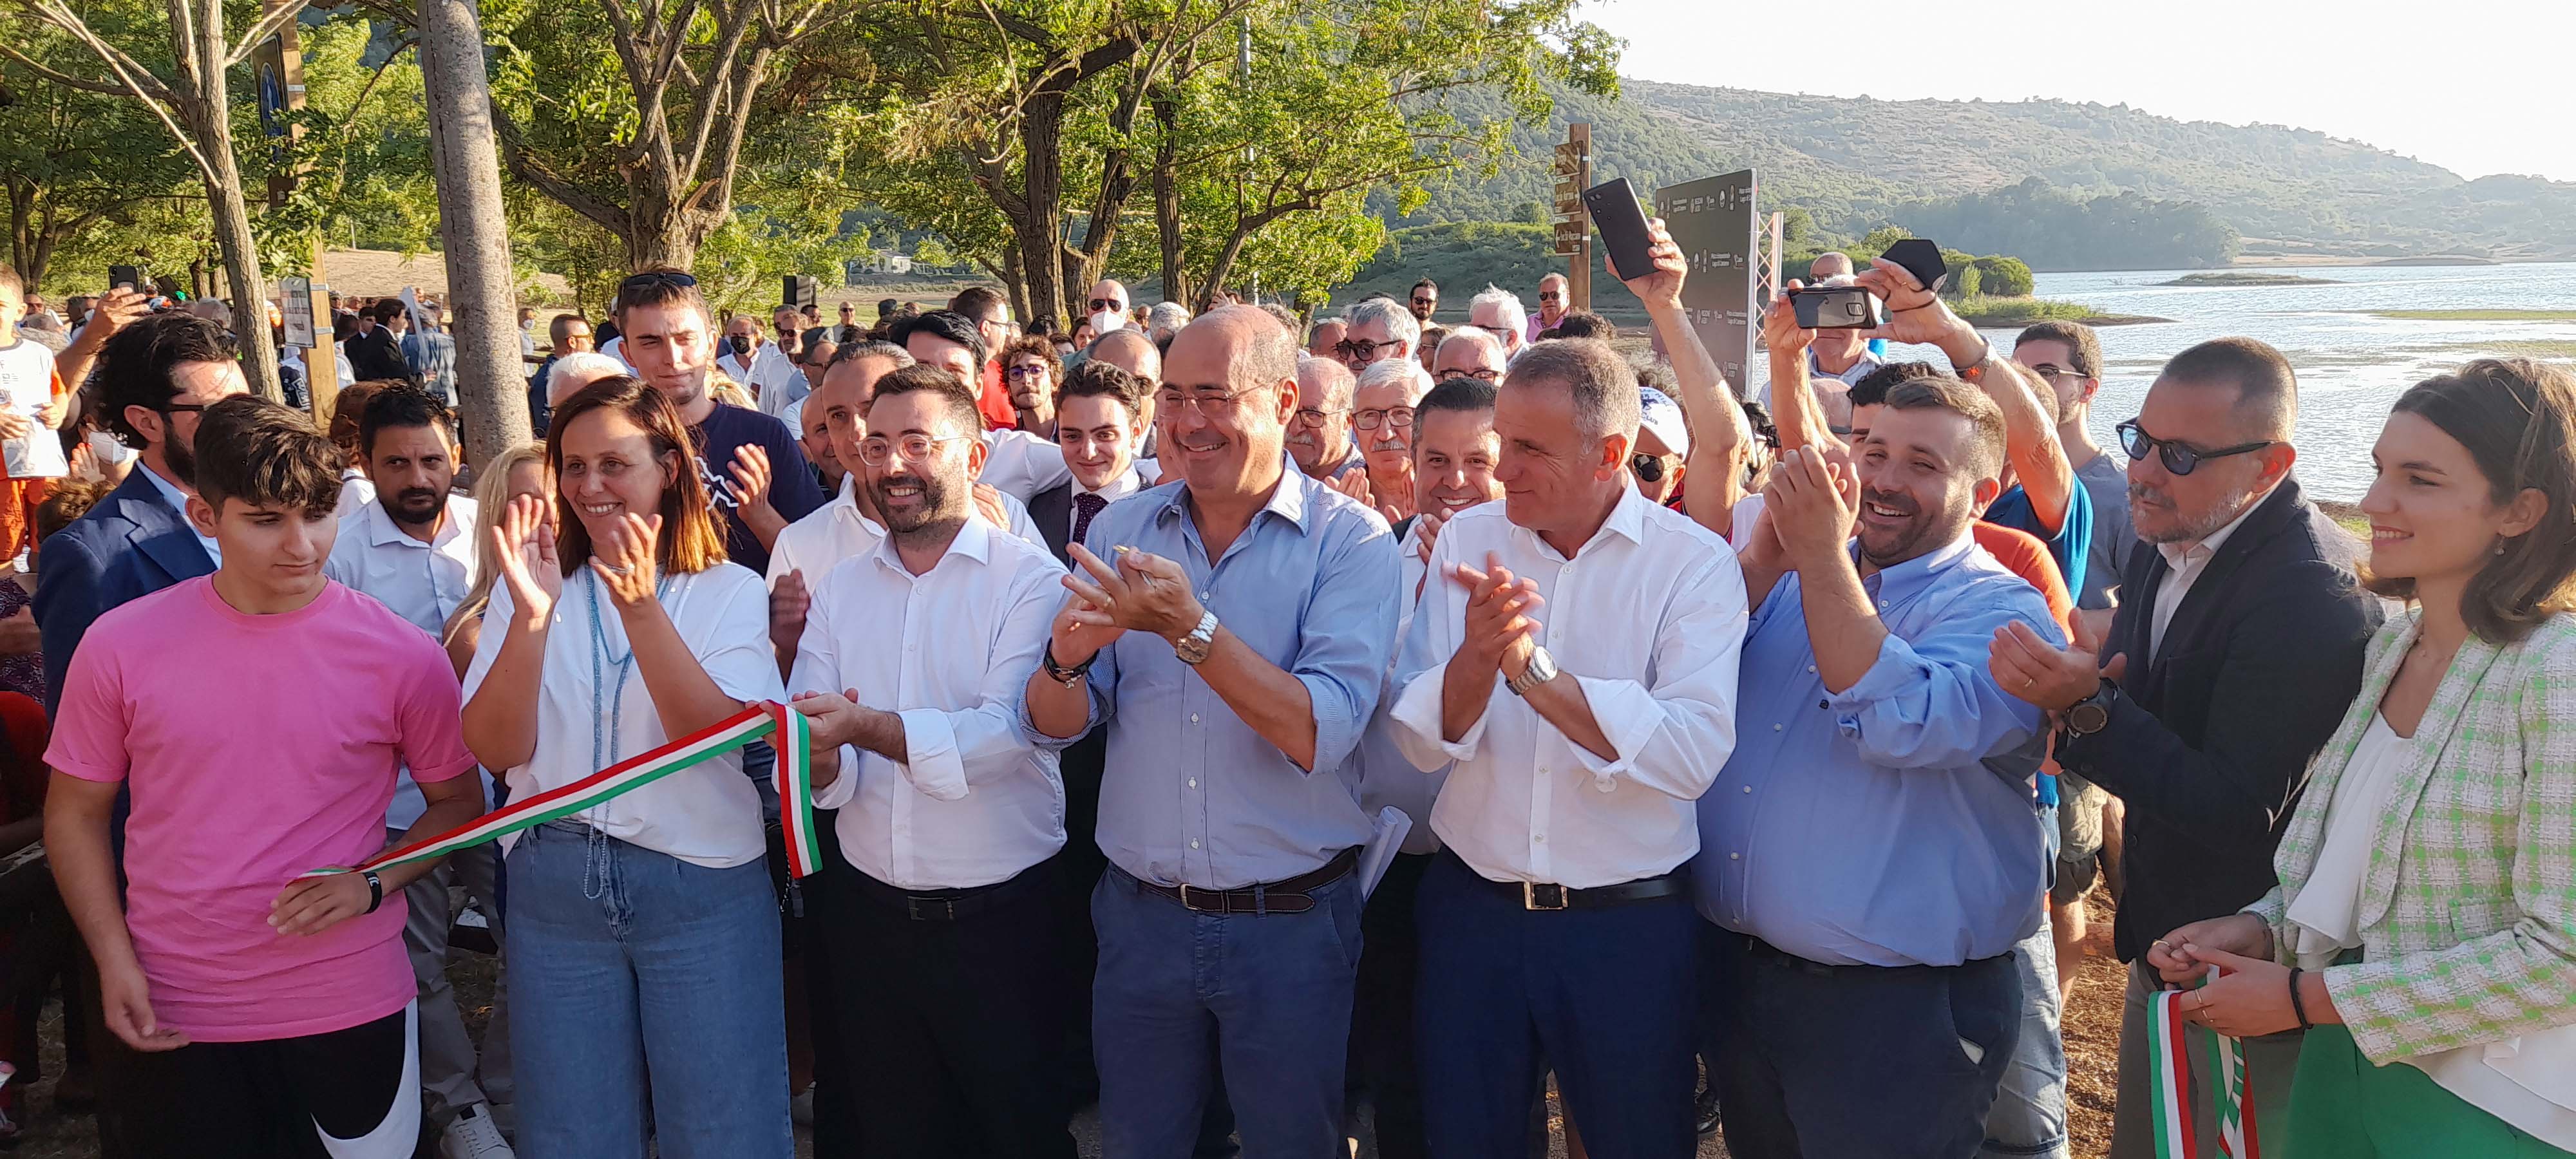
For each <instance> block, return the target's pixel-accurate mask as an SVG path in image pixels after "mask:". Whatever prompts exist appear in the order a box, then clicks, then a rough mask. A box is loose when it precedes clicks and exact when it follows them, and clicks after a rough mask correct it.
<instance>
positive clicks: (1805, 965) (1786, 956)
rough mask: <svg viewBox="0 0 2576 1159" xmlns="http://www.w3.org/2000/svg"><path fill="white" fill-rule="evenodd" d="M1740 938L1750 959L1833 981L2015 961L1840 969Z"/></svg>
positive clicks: (2007, 956) (1748, 937)
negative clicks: (1864, 974)
mask: <svg viewBox="0 0 2576 1159" xmlns="http://www.w3.org/2000/svg"><path fill="white" fill-rule="evenodd" d="M1736 936H1737V937H1740V938H1743V939H1744V953H1745V956H1746V957H1751V958H1759V959H1761V960H1763V961H1766V962H1770V963H1771V964H1773V965H1777V966H1785V967H1788V968H1789V969H1792V970H1796V971H1798V972H1799V973H1802V974H1812V975H1814V976H1816V977H1819V978H1831V977H1833V976H1835V975H1837V974H1849V973H1855V972H1859V971H1869V972H1872V973H1879V974H1884V973H1886V972H1888V971H1890V970H1960V969H1965V968H1967V967H1969V966H1982V965H1985V964H1986V963H1989V962H2001V961H2006V960H2009V959H2010V958H2011V957H2012V955H2010V954H1997V955H1995V956H1993V957H1991V958H1973V959H1970V960H1968V961H1965V962H1961V963H1959V964H1958V965H1956V966H1927V965H1921V964H1915V965H1905V966H1870V965H1837V964H1835V963H1832V962H1819V961H1816V960H1815V959H1812V958H1801V957H1799V956H1798V955H1796V954H1792V953H1790V952H1789V951H1787V950H1783V949H1781V948H1780V947H1778V946H1775V945H1772V944H1771V943H1769V942H1766V941H1763V940H1762V939H1760V938H1757V937H1754V936H1752V935H1751V934H1737V935H1736Z"/></svg>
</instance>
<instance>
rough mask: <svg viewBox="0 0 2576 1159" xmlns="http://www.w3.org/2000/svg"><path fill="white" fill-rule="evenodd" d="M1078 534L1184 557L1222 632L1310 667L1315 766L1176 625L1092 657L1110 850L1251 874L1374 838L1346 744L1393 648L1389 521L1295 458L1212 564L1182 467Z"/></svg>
mask: <svg viewBox="0 0 2576 1159" xmlns="http://www.w3.org/2000/svg"><path fill="white" fill-rule="evenodd" d="M1083 543H1084V546H1086V547H1088V548H1090V549H1091V551H1092V553H1093V554H1095V555H1098V556H1099V557H1101V558H1102V559H1111V558H1113V557H1112V547H1113V546H1127V547H1133V548H1136V549H1138V550H1141V551H1148V552H1152V553H1154V554H1155V555H1159V556H1162V557H1164V558H1165V559H1170V560H1174V561H1177V562H1178V563H1179V564H1180V565H1181V566H1182V567H1183V568H1184V569H1186V570H1187V571H1188V572H1189V576H1190V583H1191V584H1192V585H1194V586H1195V587H1196V588H1197V595H1198V598H1199V602H1200V603H1201V604H1204V605H1206V607H1207V609H1208V610H1209V611H1212V612H1215V613H1216V616H1217V619H1218V621H1219V622H1221V623H1223V624H1224V626H1225V630H1226V631H1228V632H1230V633H1232V634H1233V635H1234V636H1235V637H1236V638H1238V639H1240V640H1242V641H1243V642H1244V644H1245V645H1247V646H1248V647H1250V648H1251V649H1252V650H1253V651H1254V652H1256V653H1259V654H1260V655H1261V657H1262V658H1263V659H1265V660H1268V661H1269V662H1271V663H1273V664H1276V665H1278V666H1279V667H1280V668H1281V669H1282V670H1284V671H1286V672H1288V673H1289V674H1290V675H1292V676H1295V677H1296V678H1297V679H1298V680H1299V681H1300V682H1302V683H1303V684H1305V686H1306V692H1307V695H1308V696H1309V697H1310V698H1311V699H1312V700H1313V701H1314V717H1315V763H1314V767H1315V768H1316V769H1317V770H1319V771H1316V772H1312V773H1310V772H1307V771H1306V770H1304V769H1301V768H1298V767H1297V765H1296V763H1295V762H1293V761H1290V760H1289V759H1288V757H1287V754H1285V753H1282V752H1280V751H1279V749H1278V747H1277V746H1275V745H1273V744H1271V743H1270V742H1269V741H1267V740H1264V739H1262V737H1261V735H1260V734H1259V733H1256V732H1254V731H1253V730H1252V726H1250V725H1247V724H1245V723H1244V722H1243V720H1242V718H1241V717H1238V716H1236V715H1235V712H1234V710H1233V709H1232V708H1229V707H1227V705H1226V703H1225V701H1224V700H1222V699H1220V698H1219V697H1218V696H1217V694H1216V693H1215V692H1214V691H1213V690H1211V689H1209V687H1208V686H1207V682H1206V681H1204V680H1201V679H1200V678H1199V675H1198V670H1197V669H1195V668H1192V667H1191V666H1189V665H1187V664H1183V663H1181V661H1180V660H1179V658H1177V657H1176V656H1174V655H1173V654H1172V646H1171V644H1170V643H1169V642H1168V641H1166V640H1164V639H1163V638H1162V637H1159V636H1155V635H1152V634H1150V633H1145V632H1129V633H1127V634H1125V635H1123V636H1120V637H1119V638H1118V640H1117V641H1116V642H1115V643H1113V644H1111V645H1110V646H1109V647H1107V648H1104V649H1102V650H1101V651H1100V655H1099V657H1098V659H1097V660H1095V661H1094V662H1093V664H1092V667H1091V713H1092V725H1091V727H1095V728H1105V729H1108V730H1109V741H1108V760H1107V762H1106V765H1105V769H1106V771H1105V773H1104V775H1103V776H1102V779H1101V786H1100V829H1099V840H1100V850H1101V852H1102V853H1105V854H1107V855H1108V857H1109V860H1110V861H1111V862H1113V863H1115V864H1116V865H1117V866H1118V867H1119V868H1120V869H1123V870H1125V871H1127V872H1128V873H1130V874H1133V875H1135V876H1136V877H1138V878H1140V879H1142V880H1145V881H1151V882H1156V883H1158V884H1162V885H1180V884H1184V883H1186V884H1189V885H1193V886H1198V887H1200V888H1204V889H1240V888H1242V887H1244V886H1249V885H1254V884H1257V883H1260V882H1269V881H1279V880H1282V879H1284V878H1290V877H1295V876H1297V875H1299V874H1302V873H1307V872H1310V871H1312V870H1315V869H1318V868H1320V867H1322V866H1323V864H1324V863H1325V862H1327V861H1330V860H1332V858H1333V857H1334V856H1335V855H1337V854H1339V853H1340V852H1341V851H1342V850H1345V849H1349V848H1351V847H1353V846H1357V845H1360V844H1362V843H1364V842H1366V841H1367V840H1368V837H1369V828H1370V826H1369V818H1368V815H1367V814H1366V813H1365V812H1363V811H1362V810H1361V809H1360V792H1359V787H1360V777H1359V770H1358V768H1357V763H1356V762H1353V761H1350V760H1349V759H1348V758H1349V756H1350V755H1351V750H1352V749H1353V748H1354V747H1355V746H1356V745H1357V744H1358V742H1359V736H1360V732H1361V730H1362V729H1363V728H1365V727H1366V726H1367V724H1368V721H1369V715H1370V713H1372V712H1373V711H1375V710H1376V708H1377V702H1378V696H1379V694H1380V692H1381V691H1382V690H1383V689H1384V686H1385V684H1386V680H1387V670H1388V667H1389V665H1391V664H1392V663H1393V661H1394V658H1395V646H1396V630H1395V624H1396V612H1397V602H1396V601H1395V600H1392V599H1389V598H1388V596H1389V595H1390V594H1391V593H1393V592H1394V591H1395V589H1396V585H1397V583H1398V582H1399V581H1398V578H1397V577H1398V575H1399V571H1398V567H1397V563H1396V558H1395V537H1394V536H1393V535H1391V534H1389V533H1388V531H1387V526H1386V521H1385V520H1383V519H1380V518H1379V517H1378V515H1377V513H1376V512H1373V511H1370V510H1369V509H1368V508H1367V507H1364V506H1362V505H1361V504H1360V503H1359V502H1358V501H1357V500H1354V499H1351V498H1349V497H1348V496H1345V495H1343V494H1341V493H1340V492H1338V491H1334V490H1332V489H1330V488H1328V487H1326V486H1324V485H1323V484H1321V483H1318V482H1316V481H1314V480H1313V479H1309V478H1307V477H1306V476H1305V474H1304V473H1303V472H1300V471H1297V470H1294V469H1290V470H1287V471H1285V472H1283V473H1282V475H1281V482H1280V484H1279V486H1278V487H1277V488H1276V489H1275V490H1274V491H1273V492H1272V493H1271V497H1270V502H1269V504H1268V506H1266V507H1264V508H1263V509H1262V510H1261V511H1259V512H1257V513H1256V514H1254V516H1253V517H1252V522H1251V524H1250V525H1249V526H1247V527H1246V528H1244V531H1243V533H1242V534H1241V535H1238V536H1236V537H1235V540H1234V542H1233V543H1232V544H1231V545H1229V546H1228V547H1227V548H1226V550H1225V554H1224V555H1223V556H1222V557H1220V558H1219V559H1217V560H1215V561H1214V562H1213V563H1211V562H1210V561H1209V559H1208V556H1207V548H1206V546H1205V545H1204V544H1203V543H1202V542H1201V541H1200V539H1199V529H1198V524H1197V521H1196V519H1195V517H1194V516H1193V515H1192V514H1191V505H1190V502H1189V485H1188V484H1186V483H1172V484H1168V485H1165V486H1162V487H1156V488H1153V489H1152V490H1149V491H1144V492H1140V493H1138V494H1135V495H1130V496H1128V497H1127V498H1125V499H1121V500H1119V501H1118V502H1116V503H1112V504H1110V505H1109V508H1108V510H1105V511H1103V512H1101V513H1100V514H1099V515H1098V516H1096V517H1094V518H1093V519H1092V521H1091V528H1090V530H1089V532H1088V533H1087V534H1086V535H1085V536H1084V539H1083ZM1022 715H1023V725H1024V726H1027V722H1026V719H1025V717H1026V713H1025V711H1024V712H1023V714H1022ZM1029 727H1032V731H1034V728H1033V726H1029Z"/></svg>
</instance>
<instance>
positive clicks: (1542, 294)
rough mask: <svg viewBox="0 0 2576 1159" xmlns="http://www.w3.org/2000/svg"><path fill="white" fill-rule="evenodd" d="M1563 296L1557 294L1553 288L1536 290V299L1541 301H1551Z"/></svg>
mask: <svg viewBox="0 0 2576 1159" xmlns="http://www.w3.org/2000/svg"><path fill="white" fill-rule="evenodd" d="M1563 296H1564V295H1562V294H1559V293H1557V292H1556V291H1554V290H1540V291H1539V292H1538V300H1539V301H1542V302H1553V301H1555V300H1557V299H1558V298H1561V297H1563Z"/></svg>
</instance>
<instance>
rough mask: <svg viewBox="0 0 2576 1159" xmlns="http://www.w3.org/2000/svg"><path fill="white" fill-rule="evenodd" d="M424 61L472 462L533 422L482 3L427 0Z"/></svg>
mask: <svg viewBox="0 0 2576 1159" xmlns="http://www.w3.org/2000/svg"><path fill="white" fill-rule="evenodd" d="M420 64H421V87H422V90H423V95H424V96H425V97H426V99H427V103H428V106H429V135H430V143H431V145H432V148H431V150H430V158H431V163H432V165H433V166H434V172H435V173H436V174H437V178H438V218H439V241H440V244H441V246H442V247H443V249H444V251H445V253H444V255H443V256H444V257H445V258H446V260H447V309H448V317H449V318H450V319H451V328H452V330H453V332H454V335H455V338H456V392H457V397H458V399H459V401H460V403H461V405H460V407H459V410H461V411H462V412H463V414H462V417H463V418H464V420H465V430H464V431H463V434H464V436H465V449H466V454H467V457H468V460H469V461H471V462H475V463H489V462H492V461H493V460H495V459H497V458H499V457H500V456H501V453H502V452H503V451H506V450H508V449H509V448H510V447H512V446H514V445H516V444H518V443H521V442H525V441H527V439H528V438H529V437H530V434H531V427H530V425H529V420H528V392H527V369H526V366H525V364H524V363H523V361H522V359H521V355H520V351H519V310H518V296H517V294H516V293H515V292H514V291H513V289H512V286H511V280H512V279H511V273H512V271H511V268H510V229H509V222H508V220H507V218H506V217H505V216H504V215H503V212H502V203H501V159H500V149H499V146H498V145H497V144H496V143H495V141H494V140H493V136H492V90H491V82H490V80H489V78H487V77H486V76H485V74H484V70H483V28H482V21H481V18H480V17H479V16H478V15H477V13H476V11H475V3H474V0H421V2H420Z"/></svg>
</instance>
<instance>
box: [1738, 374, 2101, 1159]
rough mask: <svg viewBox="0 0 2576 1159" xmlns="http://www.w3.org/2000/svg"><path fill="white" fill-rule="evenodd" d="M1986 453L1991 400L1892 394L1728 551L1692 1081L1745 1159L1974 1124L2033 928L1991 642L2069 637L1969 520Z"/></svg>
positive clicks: (1984, 492) (1953, 1150)
mask: <svg viewBox="0 0 2576 1159" xmlns="http://www.w3.org/2000/svg"><path fill="white" fill-rule="evenodd" d="M1992 361H1993V359H1992V357H1991V355H1989V357H1988V358H1987V359H1984V360H1981V361H1980V362H1979V364H1978V366H1979V368H1981V369H1983V370H1987V371H1991V369H1992V366H1991V362H1992ZM2003 467H2004V421H2003V415H2002V414H2001V412H2000V411H1998V410H1997V408H1996V407H1995V405H1994V403H1993V402H1991V401H1990V400H1988V399H1987V398H1986V397H1985V396H1984V395H1983V394H1982V393H1980V392H1979V391H1977V390H1976V389H1975V388H1973V387H1970V386H1968V385H1966V384H1964V383H1961V382H1958V381H1957V380H1954V379H1948V378H1924V379H1916V380H1913V381H1909V382H1906V383H1903V384H1900V385H1898V386H1897V387H1895V388H1894V389H1892V390H1890V391H1889V392H1888V395H1887V401H1886V403H1885V404H1884V406H1883V407H1882V408H1881V410H1880V412H1879V414H1878V415H1877V417H1876V420H1875V422H1874V423H1873V424H1872V426H1871V428H1870V433H1869V438H1868V439H1867V440H1866V441H1864V442H1863V443H1862V444H1861V445H1860V447H1859V448H1858V450H1857V452H1856V454H1855V455H1854V457H1853V459H1852V461H1851V464H1850V466H1849V467H1848V468H1846V467H1845V466H1844V465H1843V464H1842V462H1841V460H1840V458H1839V457H1838V456H1833V455H1829V454H1825V453H1822V452H1821V451H1820V450H1819V449H1817V448H1815V447H1809V448H1805V449H1801V450H1799V451H1796V452H1792V453H1791V454H1789V455H1788V456H1786V457H1785V458H1784V459H1783V460H1782V462H1781V464H1780V466H1779V467H1778V468H1776V469H1775V470H1774V471H1773V478H1772V483H1771V486H1770V488H1769V490H1768V491H1767V492H1766V493H1765V497H1764V499H1765V502H1764V506H1765V509H1766V519H1767V521H1768V523H1769V524H1770V526H1771V528H1772V529H1773V530H1774V531H1775V532H1776V534H1777V544H1778V547H1779V554H1780V557H1779V559H1777V560H1767V559H1766V560H1763V561H1760V562H1756V563H1752V564H1749V565H1748V566H1747V568H1746V571H1747V573H1748V574H1747V577H1746V588H1747V590H1748V592H1749V594H1750V595H1751V597H1752V599H1753V600H1754V601H1755V611H1754V613H1753V616H1752V621H1751V625H1750V627H1749V629H1748V634H1747V636H1746V638H1745V643H1744V658H1743V675H1742V680H1741V683H1740V691H1741V699H1740V700H1739V702H1738V714H1737V716H1738V719H1740V720H1741V721H1742V722H1743V728H1742V730H1741V734H1740V736H1739V737H1738V743H1737V745H1736V749H1735V753H1734V755H1733V756H1732V757H1731V758H1730V759H1729V760H1728V762H1727V765H1726V768H1725V770H1724V771H1723V772H1722V773H1721V775H1720V777H1719V780H1718V783H1719V784H1720V785H1722V786H1725V787H1724V788H1722V789H1721V790H1719V791H1716V792H1711V793H1709V794H1708V795H1706V796H1705V797H1702V798H1701V799H1700V803H1699V822H1700V825H1699V829H1700V849H1699V855H1698V857H1697V859H1696V860H1695V861H1694V862H1693V864H1692V867H1691V870H1692V884H1693V887H1694V889H1695V890H1696V892H1697V894H1698V897H1699V909H1700V913H1701V915H1702V916H1704V917H1706V918H1707V919H1708V920H1709V921H1711V922H1713V923H1716V925H1717V926H1718V927H1719V928H1718V930H1717V933H1716V939H1717V943H1718V944H1717V948H1716V959H1717V961H1716V964H1715V976H1714V978H1713V980H1712V982H1713V985H1712V988H1711V989H1710V990H1709V993H1710V994H1711V995H1712V997H1713V1000H1714V1001H1715V1002H1716V1003H1717V1004H1718V1007H1719V1010H1718V1015H1719V1017H1718V1019H1717V1022H1718V1031H1717V1034H1716V1036H1715V1043H1716V1058H1715V1059H1714V1060H1713V1062H1712V1065H1711V1073H1712V1075H1713V1076H1714V1081H1715V1084H1716V1090H1717V1095H1718V1104H1719V1106H1720V1107H1721V1108H1722V1111H1723V1115H1724V1123H1725V1128H1726V1145H1727V1150H1728V1153H1730V1154H1733V1155H1736V1156H1740V1157H1742V1159H1775V1157H1777V1159H1792V1157H1796V1156H1801V1155H1947V1156H1967V1155H1971V1154H1974V1153H1975V1152H1976V1151H1977V1149H1978V1147H1979V1146H1980V1145H1981V1143H1982V1142H1983V1141H1984V1139H1985V1138H1986V1134H1985V1120H1986V1111H1987V1108H1988V1107H1989V1106H1990V1105H1991V1104H1992V1103H1993V1102H1994V1099H1995V1093H1996V1090H1997V1089H1998V1087H1999V1086H2000V1084H2001V1082H2002V1080H2003V1074H2004V1068H2005V1066H2006V1064H2007V1063H2008V1062H2009V1061H2010V1060H2011V1058H2012V1055H2013V1048H2014V1043H2015V1041H2016V1040H2017V1039H2018V1038H2019V1036H2020V1028H2021V987H2022V982H2021V978H2020V975H2019V973H2018V971H2017V968H2016V965H2015V962H2014V955H2013V949H2014V946H2015V945H2016V943H2020V942H2022V941H2024V940H2025V939H2028V938H2029V937H2031V935H2032V934H2033V933H2035V932H2036V931H2037V930H2038V929H2039V920H2040V898H2041V894H2042V889H2043V884H2044V882H2043V877H2042V873H2043V866H2042V859H2043V857H2044V856H2045V854H2044V851H2043V849H2042V848H2041V841H2040V827H2039V822H2038V818H2037V817H2036V816H2035V815H2034V810H2033V805H2032V801H2031V789H2030V783H2031V777H2032V775H2033V774H2034V773H2035V772H2036V771H2037V770H2038V768H2039V764H2040V760H2041V758H2042V756H2043V755H2044V753H2045V749H2046V745H2045V741H2046V736H2045V734H2044V732H2043V731H2042V730H2043V728H2044V725H2045V717H2044V714H2042V713H2041V712H2040V711H2039V709H2037V708H2035V707H2033V706H2031V705H2030V704H2029V703H2027V702H2025V701H2022V700H2019V699H2016V698H2014V697H2012V696H2010V695H2008V694H2006V693H2005V692H2004V690H2003V688H2002V687H2001V686H2000V685H1999V683H1998V682H1997V679H1996V677H1995V675H1994V673H1993V672H1992V671H1990V670H1989V667H1988V664H1987V659H1986V652H1987V646H1988V642H1989V641H1990V640H1992V638H1993V637H1994V635H1995V633H1996V632H1997V631H1998V630H2000V629H2003V628H2006V627H2008V626H2010V627H2013V628H2014V630H2015V631H2016V632H2019V631H2022V630H2027V631H2028V632H2030V633H2031V634H2032V636H2033V637H2034V638H2036V639H2041V640H2062V639H2063V636H2062V634H2061V633H2060V631H2059V629H2058V627H2057V624H2056V622H2055V620H2054V619H2053V618H2052V617H2051V616H2050V614H2049V610H2048V606H2047V605H2046V603H2044V602H2043V601H2042V600H2041V598H2040V596H2039V593H2037V592H2036V591H2034V590H2032V588H2031V587H2030V585H2029V584H2027V583H2025V582H2023V581H2022V580H2021V578H2020V577H2018V576H2015V575H2013V574H2012V573H2011V572H2010V571H2008V570H2006V569H2005V568H2004V567H2003V566H2002V565H2001V564H1998V563H1996V562H1995V561H1994V559H1993V558H1992V557H1990V556H1988V555H1986V554H1985V553H1984V552H1983V551H1980V550H1978V548H1977V546H1976V541H1975V539H1974V538H1973V537H1972V536H1971V535H1970V534H1969V527H1970V526H1971V525H1972V524H1973V523H1974V522H1975V520H1976V517H1977V512H1979V511H1981V510H1984V509H1985V507H1986V505H1987V504H1989V503H1991V502H1993V500H1994V497H1995V496H1996V495H1997V494H1999V493H2000V492H2001V491H2002V483H2001V476H2002V474H2003ZM1855 524H1857V526H1858V530H1859V538H1858V542H1857V543H1855V542H1854V541H1853V529H1854V526H1855ZM1856 1092H1866V1096H1865V1098H1866V1100H1867V1102H1868V1111H1867V1113H1856V1104H1855V1103H1854V1101H1853V1100H1854V1099H1855V1098H1856V1097H1862V1096H1859V1095H1857V1094H1856Z"/></svg>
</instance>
